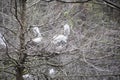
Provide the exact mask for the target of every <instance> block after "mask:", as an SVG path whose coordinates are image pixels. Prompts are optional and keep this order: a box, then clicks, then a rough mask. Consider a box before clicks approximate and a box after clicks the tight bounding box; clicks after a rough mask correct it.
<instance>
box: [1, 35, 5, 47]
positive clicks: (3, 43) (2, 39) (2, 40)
mask: <svg viewBox="0 0 120 80" xmlns="http://www.w3.org/2000/svg"><path fill="white" fill-rule="evenodd" d="M4 41H5V39H4V37H3V35H2V34H1V33H0V45H2V46H6V44H5V42H4Z"/></svg>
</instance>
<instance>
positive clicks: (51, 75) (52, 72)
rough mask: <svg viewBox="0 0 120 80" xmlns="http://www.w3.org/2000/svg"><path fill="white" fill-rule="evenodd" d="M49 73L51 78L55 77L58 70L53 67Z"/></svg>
mask: <svg viewBox="0 0 120 80" xmlns="http://www.w3.org/2000/svg"><path fill="white" fill-rule="evenodd" d="M49 75H50V77H51V78H54V77H55V75H56V71H55V70H54V69H53V68H52V69H50V70H49Z"/></svg>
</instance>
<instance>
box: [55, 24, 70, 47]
mask: <svg viewBox="0 0 120 80" xmlns="http://www.w3.org/2000/svg"><path fill="white" fill-rule="evenodd" d="M69 34H70V26H69V25H68V24H65V25H64V34H60V35H57V36H54V37H53V43H54V44H56V45H58V48H60V49H61V48H62V47H63V46H64V45H65V44H66V43H67V40H68V35H69Z"/></svg>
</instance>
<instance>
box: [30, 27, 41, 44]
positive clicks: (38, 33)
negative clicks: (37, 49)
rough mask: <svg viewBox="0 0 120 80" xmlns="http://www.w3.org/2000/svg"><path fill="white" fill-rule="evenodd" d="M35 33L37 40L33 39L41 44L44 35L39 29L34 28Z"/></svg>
mask: <svg viewBox="0 0 120 80" xmlns="http://www.w3.org/2000/svg"><path fill="white" fill-rule="evenodd" d="M33 32H34V34H35V36H36V37H35V38H33V39H32V41H33V42H36V43H39V42H41V40H42V35H41V33H40V30H39V28H38V27H33Z"/></svg>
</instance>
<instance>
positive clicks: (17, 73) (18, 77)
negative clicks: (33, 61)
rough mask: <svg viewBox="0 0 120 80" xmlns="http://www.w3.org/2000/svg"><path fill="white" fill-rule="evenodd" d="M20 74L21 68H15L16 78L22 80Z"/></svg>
mask: <svg viewBox="0 0 120 80" xmlns="http://www.w3.org/2000/svg"><path fill="white" fill-rule="evenodd" d="M22 75H23V69H22V68H19V67H17V69H16V80H24V79H23V77H22Z"/></svg>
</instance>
